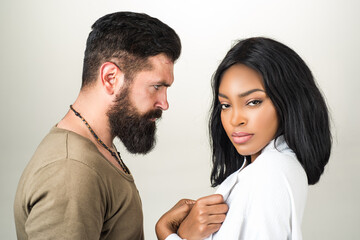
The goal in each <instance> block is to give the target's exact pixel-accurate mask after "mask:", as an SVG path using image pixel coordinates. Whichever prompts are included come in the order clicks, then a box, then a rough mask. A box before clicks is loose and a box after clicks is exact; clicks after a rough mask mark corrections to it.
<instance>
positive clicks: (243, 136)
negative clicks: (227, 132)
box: [231, 132, 254, 144]
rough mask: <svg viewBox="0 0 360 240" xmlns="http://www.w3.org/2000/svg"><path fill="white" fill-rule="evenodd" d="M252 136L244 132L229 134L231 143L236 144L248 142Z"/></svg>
mask: <svg viewBox="0 0 360 240" xmlns="http://www.w3.org/2000/svg"><path fill="white" fill-rule="evenodd" d="M253 135H254V134H250V133H244V132H235V133H233V134H231V137H232V139H233V142H234V143H236V144H242V143H246V142H247V141H249V140H250V139H251V138H252V136H253Z"/></svg>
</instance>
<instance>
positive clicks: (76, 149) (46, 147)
mask: <svg viewBox="0 0 360 240" xmlns="http://www.w3.org/2000/svg"><path fill="white" fill-rule="evenodd" d="M101 157H102V155H101V154H100V153H99V151H98V150H97V148H96V146H95V145H94V144H93V143H92V142H91V141H90V140H89V139H87V138H85V137H83V136H80V135H78V134H77V133H75V132H71V131H68V130H65V129H61V128H57V127H53V128H52V129H51V130H50V132H49V133H48V134H47V135H46V136H45V137H44V139H43V140H42V141H41V143H40V144H39V146H38V148H37V149H36V151H35V153H34V155H33V157H32V158H31V160H30V163H29V164H32V165H34V167H36V166H37V167H38V168H41V167H44V166H46V165H48V164H52V163H54V162H57V161H62V160H75V161H78V162H82V163H85V164H87V165H91V162H94V161H95V160H96V159H98V158H101Z"/></svg>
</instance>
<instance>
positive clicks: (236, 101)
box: [218, 64, 278, 162]
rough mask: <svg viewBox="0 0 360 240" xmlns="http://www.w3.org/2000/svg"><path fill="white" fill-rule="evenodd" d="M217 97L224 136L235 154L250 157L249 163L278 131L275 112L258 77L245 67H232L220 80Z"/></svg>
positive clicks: (258, 75)
mask: <svg viewBox="0 0 360 240" xmlns="http://www.w3.org/2000/svg"><path fill="white" fill-rule="evenodd" d="M218 97H219V101H220V104H221V108H222V110H221V122H222V125H223V127H224V129H225V131H226V134H227V136H228V137H229V139H230V141H231V142H232V144H233V145H234V147H235V148H236V150H237V152H238V153H239V154H241V155H243V156H251V161H252V162H253V161H254V160H255V159H256V157H257V156H259V154H260V153H261V150H262V149H263V148H264V147H265V146H266V145H267V144H268V143H269V142H270V141H271V140H272V139H273V138H274V137H275V133H276V131H277V129H278V118H277V114H276V110H275V107H274V105H273V103H272V102H271V100H270V98H269V97H268V96H267V95H266V92H265V89H264V86H263V81H262V78H261V75H260V74H258V73H257V72H255V71H254V70H252V69H251V68H249V67H247V66H245V65H242V64H237V65H233V66H232V67H230V68H229V69H228V70H226V71H225V73H224V75H223V77H222V79H221V83H220V86H219V96H218Z"/></svg>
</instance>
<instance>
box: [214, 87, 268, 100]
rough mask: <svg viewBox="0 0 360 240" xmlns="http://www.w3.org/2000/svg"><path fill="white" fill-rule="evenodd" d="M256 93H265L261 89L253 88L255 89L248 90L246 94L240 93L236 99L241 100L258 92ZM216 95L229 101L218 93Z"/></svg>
mask: <svg viewBox="0 0 360 240" xmlns="http://www.w3.org/2000/svg"><path fill="white" fill-rule="evenodd" d="M258 91H260V92H265V91H264V90H262V89H259V88H255V89H251V90H249V91H246V92H243V93H240V94H239V95H238V97H240V98H242V97H246V96H248V95H250V94H252V93H253V92H258ZM218 95H219V97H222V98H226V99H229V98H228V97H227V96H226V95H225V94H222V93H219V94H218Z"/></svg>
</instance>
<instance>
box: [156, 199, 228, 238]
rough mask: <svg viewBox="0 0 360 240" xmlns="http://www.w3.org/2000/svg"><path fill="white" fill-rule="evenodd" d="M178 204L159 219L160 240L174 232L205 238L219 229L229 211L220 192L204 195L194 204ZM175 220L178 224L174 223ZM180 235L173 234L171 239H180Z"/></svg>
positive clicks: (158, 233) (182, 236) (157, 227)
mask: <svg viewBox="0 0 360 240" xmlns="http://www.w3.org/2000/svg"><path fill="white" fill-rule="evenodd" d="M181 201H183V200H181ZM181 201H180V202H181ZM180 202H179V203H180ZM179 203H178V204H179ZM178 204H177V205H178ZM177 205H175V206H174V208H172V209H170V210H169V211H168V212H167V213H165V214H164V215H163V216H162V217H161V218H160V220H159V221H158V223H157V225H156V232H157V236H158V239H159V240H164V239H165V238H166V237H168V236H169V235H170V234H172V233H177V234H178V236H179V238H183V239H187V240H195V239H204V238H206V237H208V236H209V235H210V234H212V233H214V232H216V231H217V230H219V228H220V226H221V223H222V222H223V221H224V220H225V216H226V212H227V211H228V206H227V205H226V204H225V203H224V200H223V197H222V196H221V195H220V194H214V195H210V196H207V197H202V198H200V199H198V200H197V201H196V202H195V204H193V206H191V205H192V204H191V205H189V204H185V205H184V204H182V205H181V204H180V205H178V206H179V207H176V206H177ZM174 222H175V223H177V224H172V223H174ZM179 223H181V224H180V226H179V225H178V224H179ZM178 236H176V235H175V236H174V235H172V236H171V237H170V239H179V238H178ZM167 240H169V238H168V239H167Z"/></svg>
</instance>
